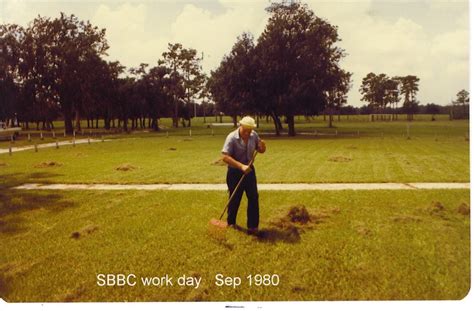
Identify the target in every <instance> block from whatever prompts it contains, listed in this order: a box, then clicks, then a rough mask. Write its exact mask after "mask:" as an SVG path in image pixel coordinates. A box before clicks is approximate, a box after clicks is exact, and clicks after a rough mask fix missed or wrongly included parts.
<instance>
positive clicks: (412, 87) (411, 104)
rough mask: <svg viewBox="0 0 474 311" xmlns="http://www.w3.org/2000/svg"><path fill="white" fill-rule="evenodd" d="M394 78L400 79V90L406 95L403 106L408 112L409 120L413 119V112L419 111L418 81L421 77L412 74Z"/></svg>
mask: <svg viewBox="0 0 474 311" xmlns="http://www.w3.org/2000/svg"><path fill="white" fill-rule="evenodd" d="M394 79H396V80H397V81H400V84H401V88H400V92H401V94H403V95H404V96H405V100H404V102H403V108H404V110H405V112H406V113H407V119H408V121H412V120H413V114H414V113H415V112H416V111H417V109H418V104H419V102H418V101H417V100H416V93H417V92H418V82H419V81H420V79H419V78H418V77H417V76H412V75H408V76H405V77H395V78H394Z"/></svg>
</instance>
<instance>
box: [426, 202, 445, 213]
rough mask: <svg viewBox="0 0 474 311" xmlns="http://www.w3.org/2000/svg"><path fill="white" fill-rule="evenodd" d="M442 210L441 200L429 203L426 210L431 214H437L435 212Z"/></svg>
mask: <svg viewBox="0 0 474 311" xmlns="http://www.w3.org/2000/svg"><path fill="white" fill-rule="evenodd" d="M443 211H444V206H443V204H441V202H438V201H433V202H431V205H430V207H429V208H428V212H429V213H430V214H431V215H437V214H440V213H442V212H443Z"/></svg>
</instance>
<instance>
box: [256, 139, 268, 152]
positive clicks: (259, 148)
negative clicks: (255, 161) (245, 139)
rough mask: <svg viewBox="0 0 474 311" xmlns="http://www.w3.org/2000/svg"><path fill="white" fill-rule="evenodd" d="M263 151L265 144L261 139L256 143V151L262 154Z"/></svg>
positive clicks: (265, 147) (265, 148)
mask: <svg viewBox="0 0 474 311" xmlns="http://www.w3.org/2000/svg"><path fill="white" fill-rule="evenodd" d="M265 150H267V145H266V144H265V141H264V140H263V139H260V140H259V141H258V145H257V151H258V152H260V153H264V152H265Z"/></svg>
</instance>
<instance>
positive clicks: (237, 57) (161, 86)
mask: <svg viewBox="0 0 474 311" xmlns="http://www.w3.org/2000/svg"><path fill="white" fill-rule="evenodd" d="M266 11H267V12H268V14H269V15H270V18H269V20H268V22H267V25H266V27H265V29H264V31H263V33H262V34H261V35H260V36H259V37H258V38H257V39H256V40H255V38H254V37H253V36H252V34H250V33H243V34H241V35H240V36H239V37H238V38H237V41H236V42H235V44H234V45H233V47H232V49H231V51H230V53H229V54H227V55H225V56H224V57H223V59H222V61H221V63H220V65H219V66H218V67H217V68H216V69H215V70H213V71H211V74H210V76H209V77H208V76H207V75H206V74H204V73H203V71H202V68H201V63H202V60H203V57H202V56H201V57H200V56H199V55H198V52H197V51H196V50H195V49H192V48H186V47H183V46H182V45H181V44H180V43H170V44H168V49H167V51H166V52H164V53H162V55H161V57H159V58H158V60H157V62H156V65H154V66H150V65H149V64H144V63H142V64H140V65H139V66H138V67H135V68H129V69H127V68H126V67H125V66H123V65H122V64H120V62H118V61H115V62H111V61H107V60H105V57H106V56H107V51H108V49H109V45H108V42H107V39H106V30H105V29H99V28H98V27H96V26H93V25H92V24H91V23H90V22H89V21H87V22H84V21H81V20H79V19H78V18H77V17H76V16H75V15H69V16H68V15H66V14H64V13H61V14H60V16H59V17H58V18H46V17H41V16H38V17H37V18H35V19H34V20H33V21H32V22H30V23H29V24H28V26H27V27H26V28H24V27H21V26H18V25H15V24H4V25H0V120H12V119H17V120H18V121H19V122H21V123H22V126H23V127H24V128H26V129H28V128H29V127H30V126H31V123H33V124H36V128H37V129H39V128H40V126H41V128H42V129H50V128H52V127H53V121H54V120H58V119H61V120H64V127H65V130H66V132H67V133H72V132H73V130H74V129H76V130H80V129H81V128H80V127H81V122H80V121H81V120H84V119H85V120H87V124H88V127H96V128H98V127H99V120H103V121H104V125H103V126H104V128H105V129H109V128H111V127H121V128H123V129H124V130H129V129H130V128H129V126H130V127H131V129H135V128H145V127H147V128H150V129H153V130H156V131H158V130H159V129H160V125H159V119H160V118H163V117H171V118H172V119H173V126H174V127H178V126H179V123H180V122H181V124H182V126H183V127H184V126H191V120H192V118H193V116H195V115H198V114H199V115H201V116H202V115H204V116H206V115H216V116H217V115H221V114H225V115H229V116H232V118H233V120H234V124H235V125H236V124H237V119H238V117H239V116H242V115H244V114H252V115H255V116H256V117H257V121H258V120H259V119H260V118H262V117H266V118H267V120H268V118H271V120H273V124H274V127H275V133H276V134H277V135H280V133H281V131H282V130H283V126H282V123H287V125H288V135H290V136H294V135H296V129H295V121H294V117H295V116H296V115H304V116H308V117H310V116H314V115H319V114H327V115H329V126H332V118H333V115H335V114H340V113H341V112H343V111H344V110H347V111H349V110H350V109H349V110H348V109H345V108H348V107H346V104H347V93H348V92H349V90H350V88H351V86H352V85H351V83H352V81H351V76H352V74H351V73H350V72H347V71H345V70H344V69H343V68H341V66H340V62H341V60H342V59H343V58H344V57H345V55H346V53H345V51H344V50H343V49H341V48H340V47H338V46H337V43H338V42H339V41H340V40H341V39H340V38H339V36H338V32H337V26H334V25H331V24H330V23H329V22H328V21H326V20H324V19H321V18H319V17H317V16H316V15H315V14H314V12H313V11H311V10H310V9H309V8H308V6H307V5H306V4H303V3H301V2H299V1H291V2H281V3H271V4H270V5H269V6H268V7H267V8H266ZM418 83H419V78H418V77H416V76H412V75H409V76H405V77H388V76H387V75H386V74H378V75H377V74H375V73H369V74H368V75H367V76H366V77H365V78H364V79H363V81H362V85H361V87H360V92H361V94H362V95H363V97H362V100H363V101H366V102H368V106H367V107H366V108H367V109H369V110H370V111H374V112H375V113H385V112H386V111H387V109H390V111H392V112H396V111H399V109H398V103H399V101H400V96H403V98H404V100H403V111H405V112H406V113H407V114H411V115H412V114H413V113H415V112H416V111H417V109H418V108H417V107H418V106H419V102H418V101H417V100H416V93H417V91H418ZM463 96H464V97H465V98H464V101H463V102H464V104H465V103H468V100H466V98H468V93H467V94H464V93H463ZM198 102H199V103H200V104H199V105H197V104H196V103H198ZM359 111H362V110H361V109H359ZM94 123H95V124H94ZM130 124H131V125H130Z"/></svg>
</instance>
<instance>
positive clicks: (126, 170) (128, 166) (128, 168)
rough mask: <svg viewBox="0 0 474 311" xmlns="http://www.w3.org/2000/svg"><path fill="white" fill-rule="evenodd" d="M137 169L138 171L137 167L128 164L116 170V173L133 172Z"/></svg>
mask: <svg viewBox="0 0 474 311" xmlns="http://www.w3.org/2000/svg"><path fill="white" fill-rule="evenodd" d="M136 169H137V167H136V166H133V165H132V164H128V163H125V164H121V165H119V166H117V167H116V168H115V170H116V171H122V172H128V171H133V170H136Z"/></svg>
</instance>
